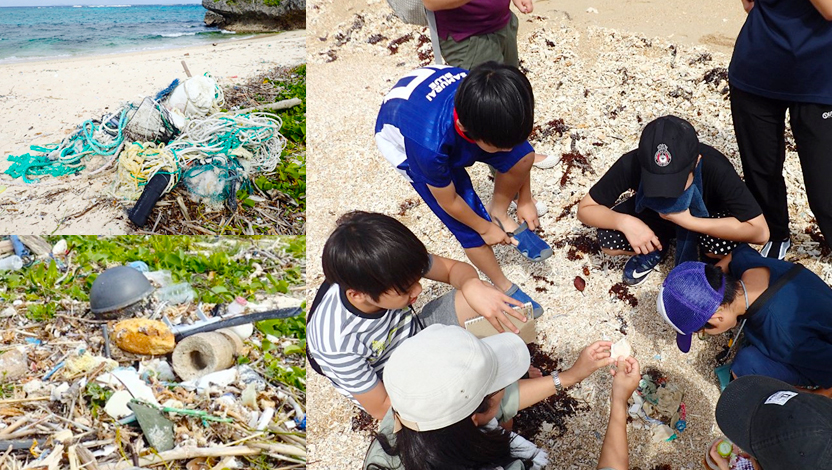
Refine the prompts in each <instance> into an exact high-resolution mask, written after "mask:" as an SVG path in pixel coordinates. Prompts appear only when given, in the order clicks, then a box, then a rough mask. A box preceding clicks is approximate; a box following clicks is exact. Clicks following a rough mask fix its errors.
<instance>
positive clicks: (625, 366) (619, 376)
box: [610, 357, 641, 401]
mask: <svg viewBox="0 0 832 470" xmlns="http://www.w3.org/2000/svg"><path fill="white" fill-rule="evenodd" d="M616 368H617V370H616V369H610V374H612V376H613V377H614V378H613V380H612V399H613V400H624V401H627V400H628V399H629V398H630V395H632V394H633V392H634V391H635V390H636V389H637V388H638V382H639V380H641V372H640V371H639V365H638V361H637V360H636V358H634V357H627V358H623V357H622V358H619V359H618V363H617V364H616Z"/></svg>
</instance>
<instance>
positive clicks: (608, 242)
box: [598, 197, 739, 255]
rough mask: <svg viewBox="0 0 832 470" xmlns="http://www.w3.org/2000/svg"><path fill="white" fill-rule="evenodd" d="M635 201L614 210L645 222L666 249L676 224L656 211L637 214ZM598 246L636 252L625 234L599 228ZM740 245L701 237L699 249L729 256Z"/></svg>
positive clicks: (672, 236) (674, 232)
mask: <svg viewBox="0 0 832 470" xmlns="http://www.w3.org/2000/svg"><path fill="white" fill-rule="evenodd" d="M635 200H636V198H635V197H631V198H629V199H625V200H624V201H621V202H620V203H619V204H617V205H615V206H613V208H612V210H614V211H616V212H618V213H620V214H627V215H631V216H633V217H635V218H637V219H639V220H641V221H642V222H644V224H645V225H647V226H648V227H650V230H652V231H653V233H655V234H656V237H658V238H659V242H660V243H661V244H662V247H666V246H667V244H668V243H669V242H670V240H672V239H674V238H676V224H674V223H673V222H670V221H669V220H665V219H662V217H661V216H660V215H659V214H657V213H656V211H652V210H649V209H645V210H643V211H641V212H636V202H635ZM710 217H711V218H721V217H729V214H728V213H727V212H719V213H717V214H711V215H710ZM598 244H599V245H601V248H606V249H608V250H624V251H635V250H633V247H632V246H631V245H630V242H628V241H627V237H626V236H624V233H623V232H619V231H618V230H609V229H605V228H599V229H598ZM738 245H739V243H738V242H733V241H730V240H723V239H721V238H716V237H712V236H710V235H703V234H700V235H699V247H700V248H701V250H702V252H704V253H710V254H715V255H727V254H728V253H730V252H732V251H734V248H736V247H737V246H738Z"/></svg>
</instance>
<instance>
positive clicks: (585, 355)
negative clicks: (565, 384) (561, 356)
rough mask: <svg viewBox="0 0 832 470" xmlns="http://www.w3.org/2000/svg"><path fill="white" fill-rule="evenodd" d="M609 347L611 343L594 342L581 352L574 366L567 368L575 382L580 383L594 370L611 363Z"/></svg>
mask: <svg viewBox="0 0 832 470" xmlns="http://www.w3.org/2000/svg"><path fill="white" fill-rule="evenodd" d="M611 347H612V341H596V342H594V343H592V344H590V345H589V346H587V347H585V348H584V350H583V351H581V354H580V355H579V356H578V359H577V360H576V361H575V364H573V365H572V367H571V368H569V371H570V372H572V373H573V374H574V378H575V379H576V380H577V382H581V381H582V380H584V379H585V378H587V377H589V376H590V375H592V373H593V372H595V371H596V370H598V369H600V368H602V367H605V366H608V365H610V364H611V363H612V358H611V357H610V348H611ZM577 382H576V383H577Z"/></svg>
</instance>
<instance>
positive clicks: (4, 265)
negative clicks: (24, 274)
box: [0, 255, 23, 271]
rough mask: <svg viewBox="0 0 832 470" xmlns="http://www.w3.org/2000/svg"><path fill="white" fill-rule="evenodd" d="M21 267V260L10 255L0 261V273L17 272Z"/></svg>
mask: <svg viewBox="0 0 832 470" xmlns="http://www.w3.org/2000/svg"><path fill="white" fill-rule="evenodd" d="M22 267H23V260H22V259H21V258H20V256H17V255H11V256H7V257H5V258H3V259H0V271H17V270H18V269H20V268H22Z"/></svg>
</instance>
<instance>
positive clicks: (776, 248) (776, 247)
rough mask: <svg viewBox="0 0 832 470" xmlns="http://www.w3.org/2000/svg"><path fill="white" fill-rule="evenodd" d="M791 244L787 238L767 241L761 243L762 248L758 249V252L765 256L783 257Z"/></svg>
mask: <svg viewBox="0 0 832 470" xmlns="http://www.w3.org/2000/svg"><path fill="white" fill-rule="evenodd" d="M791 246H792V242H791V240H790V239H788V238H787V239H785V240H783V241H781V242H775V241H769V242H768V243H766V244H765V245H763V249H762V250H760V254H761V255H763V256H764V257H766V258H777V259H783V258H785V257H786V252H788V251H789V248H791Z"/></svg>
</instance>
